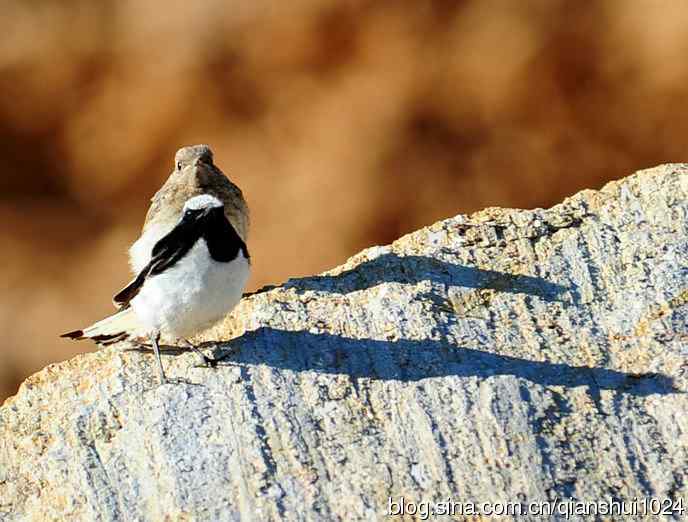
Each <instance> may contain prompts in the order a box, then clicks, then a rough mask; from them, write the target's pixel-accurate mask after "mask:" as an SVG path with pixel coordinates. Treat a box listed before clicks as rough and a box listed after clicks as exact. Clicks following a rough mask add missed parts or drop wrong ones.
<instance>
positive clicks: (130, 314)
mask: <svg viewBox="0 0 688 522" xmlns="http://www.w3.org/2000/svg"><path fill="white" fill-rule="evenodd" d="M145 333H146V332H145V329H144V327H143V326H142V325H141V323H140V322H139V320H138V318H137V317H136V314H134V310H133V309H131V308H127V309H126V310H122V311H120V312H117V313H116V314H114V315H111V316H109V317H106V318H105V319H103V320H101V321H98V322H97V323H94V324H92V325H91V326H89V327H87V328H84V329H83V330H76V331H74V332H69V333H66V334H64V335H62V337H68V338H70V339H74V340H77V341H79V340H82V339H92V340H93V341H95V342H97V343H99V344H111V343H114V342H117V341H122V340H124V339H128V338H130V337H143V336H144V335H145Z"/></svg>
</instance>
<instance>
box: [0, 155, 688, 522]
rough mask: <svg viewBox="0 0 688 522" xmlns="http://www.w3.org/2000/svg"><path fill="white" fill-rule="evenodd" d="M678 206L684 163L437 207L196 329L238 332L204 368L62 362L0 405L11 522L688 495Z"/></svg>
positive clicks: (330, 516)
mask: <svg viewBox="0 0 688 522" xmlns="http://www.w3.org/2000/svg"><path fill="white" fill-rule="evenodd" d="M687 218H688V165H666V166H662V167H658V168H655V169H651V170H647V171H643V172H640V173H637V174H636V175H634V176H631V177H629V178H627V179H625V180H622V181H620V182H614V183H611V184H609V185H607V186H606V187H605V188H604V189H602V190H601V191H585V192H582V193H580V194H578V195H576V196H574V197H572V198H570V199H567V200H566V201H565V202H563V203H562V204H560V205H557V206H555V207H553V208H552V209H549V210H541V209H539V210H533V211H524V210H507V209H496V208H493V209H486V210H484V211H482V212H480V213H477V214H475V215H473V216H470V217H466V216H457V217H455V218H452V219H447V220H445V221H442V222H438V223H436V224H434V225H432V226H430V227H427V228H425V229H422V230H420V231H418V232H415V233H413V234H410V235H408V236H405V237H403V238H401V239H399V240H398V241H396V242H395V243H393V244H392V245H390V246H386V247H374V248H370V249H368V250H366V251H364V252H361V253H360V254H358V255H356V256H355V257H353V258H352V259H350V260H349V261H348V262H347V263H346V264H345V265H343V266H341V267H339V268H336V269H334V270H332V271H331V272H328V273H326V274H323V275H320V276H315V277H309V278H303V279H298V280H290V281H288V282H287V283H285V284H284V285H282V286H280V287H277V288H274V289H270V290H266V291H264V292H261V293H258V294H255V295H253V296H250V297H248V298H246V299H244V300H243V301H242V303H241V304H240V305H239V307H238V308H237V311H236V313H235V314H234V315H233V317H232V318H229V319H228V320H227V321H226V322H225V323H224V324H222V325H220V326H219V327H217V328H216V329H215V330H214V331H213V332H210V333H209V334H208V336H209V338H212V337H213V336H218V337H219V338H223V339H228V338H232V337H234V339H233V340H232V341H231V343H223V344H221V345H220V346H219V347H217V348H215V349H214V350H213V352H214V354H215V355H216V356H224V360H223V362H222V363H220V365H219V366H218V367H217V368H216V369H207V368H197V367H195V365H197V364H198V362H199V360H198V356H197V355H196V354H193V353H190V352H182V351H170V353H169V355H168V356H165V357H163V360H164V364H165V367H166V370H167V373H168V375H169V376H170V377H174V378H179V379H183V380H184V381H185V382H179V383H175V384H168V385H164V386H158V385H157V381H156V374H155V367H154V363H153V359H152V357H151V356H150V355H149V354H148V353H144V352H142V351H140V350H132V349H130V348H131V347H130V346H127V345H119V346H114V347H111V348H108V349H103V350H101V351H97V352H95V353H88V354H85V355H82V356H80V357H77V358H75V359H72V360H70V361H66V362H64V363H59V364H54V365H51V366H49V367H48V368H46V369H44V370H43V371H41V372H39V373H37V374H36V375H34V376H32V377H30V378H29V379H28V380H27V381H26V382H25V383H24V384H23V385H22V387H21V389H20V390H19V393H18V394H17V395H16V396H15V397H13V398H11V399H9V400H8V401H7V402H6V403H5V405H4V406H3V407H2V409H0V518H3V519H7V520H64V519H66V520H239V519H242V520H279V519H290V520H301V519H308V520H381V519H386V518H387V517H386V515H387V511H388V508H389V497H392V499H393V500H394V501H395V502H398V501H399V500H400V497H404V498H405V500H406V501H407V502H409V501H415V502H421V501H422V502H438V501H445V500H447V499H448V498H450V499H451V500H452V501H453V502H456V503H460V502H479V503H483V502H491V503H506V502H511V503H520V504H521V505H522V506H526V507H527V504H529V503H530V502H539V501H543V502H544V501H553V500H555V499H568V498H569V497H572V498H574V499H578V500H581V501H595V500H601V499H607V500H608V499H610V498H611V499H616V500H622V499H625V500H630V499H633V498H634V497H639V498H650V497H653V498H655V499H660V500H662V499H674V500H676V501H678V500H680V499H684V501H685V499H686V497H687V496H688V480H687V478H688V450H687V447H688V415H686V412H687V411H688V398H687V395H686V390H688V371H687V370H688V367H687V365H686V356H687V355H688V306H685V305H686V304H688V234H687V232H688V219H687ZM256 262H260V260H256ZM230 345H231V349H232V350H233V351H231V352H230V349H229V346H230ZM393 507H395V506H393ZM453 507H454V509H455V513H456V514H457V516H456V517H455V518H456V519H459V520H460V519H462V517H461V516H458V515H459V514H460V511H459V509H460V508H461V506H460V505H458V504H457V505H455V506H453ZM686 507H688V506H686ZM421 508H422V506H421ZM411 509H412V508H411ZM463 509H464V510H466V509H470V506H469V507H468V508H466V507H464V508H463ZM497 509H499V508H497ZM514 509H515V508H514ZM417 517H418V515H417ZM686 517H688V515H686V514H684V515H683V516H681V515H680V514H678V513H677V512H675V513H674V514H673V515H663V516H659V517H656V518H655V519H657V520H681V519H685V518H686ZM408 518H409V517H408V516H407V519H408ZM468 518H470V517H468ZM487 518H489V517H487ZM511 518H516V519H518V520H563V519H564V517H563V515H562V514H561V513H560V514H558V515H557V514H555V516H553V517H547V516H542V517H539V516H535V515H532V516H531V515H527V516H526V515H523V516H521V517H509V516H506V517H502V518H501V519H502V520H509V519H511ZM592 518H593V517H589V516H588V517H586V516H578V517H577V516H573V517H571V520H591V519H592ZM476 519H477V518H476ZM609 519H613V520H627V519H628V517H626V516H611V517H609Z"/></svg>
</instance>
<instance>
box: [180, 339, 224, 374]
mask: <svg viewBox="0 0 688 522" xmlns="http://www.w3.org/2000/svg"><path fill="white" fill-rule="evenodd" d="M181 341H182V342H183V343H184V344H185V345H186V347H187V348H190V349H192V350H193V351H194V352H196V353H197V354H198V355H200V356H201V357H202V358H203V366H205V367H206V368H217V363H218V362H220V360H221V359H213V358H211V357H208V356H207V355H206V354H204V353H203V352H202V351H201V349H200V348H198V347H197V346H194V345H193V344H191V342H189V341H188V340H186V339H181Z"/></svg>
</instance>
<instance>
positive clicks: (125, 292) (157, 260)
mask: <svg viewBox="0 0 688 522" xmlns="http://www.w3.org/2000/svg"><path fill="white" fill-rule="evenodd" d="M200 234H201V232H200V230H199V228H198V227H197V226H195V223H194V222H192V221H191V222H190V221H186V220H182V221H180V222H179V223H178V224H177V226H176V227H174V228H173V229H172V231H171V232H169V233H168V234H167V235H166V236H163V237H162V239H160V241H158V242H157V243H156V244H155V246H154V247H153V252H152V256H151V260H150V261H149V263H148V264H147V265H146V266H145V267H144V268H143V270H141V272H139V274H138V275H137V276H136V277H135V278H134V279H133V280H132V281H131V282H130V283H129V284H128V285H127V286H125V287H124V288H123V289H122V290H120V291H119V292H118V293H117V294H116V295H115V296H114V297H113V298H112V302H113V303H114V304H115V306H116V307H118V308H119V309H124V308H128V307H129V305H130V303H131V300H132V299H134V297H136V296H137V295H138V294H139V292H140V291H141V288H143V285H144V284H145V282H146V280H147V279H148V278H149V277H152V276H155V275H159V274H162V273H163V272H164V271H165V270H167V269H168V268H171V267H173V266H174V265H175V264H177V263H178V262H179V261H180V260H181V259H182V258H183V257H184V256H185V255H186V254H187V253H188V252H189V250H191V248H192V247H193V246H194V244H195V243H196V241H198V239H199V237H200Z"/></svg>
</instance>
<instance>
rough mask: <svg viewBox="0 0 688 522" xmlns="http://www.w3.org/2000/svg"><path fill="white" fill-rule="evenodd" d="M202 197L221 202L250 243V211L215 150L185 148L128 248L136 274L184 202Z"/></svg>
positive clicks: (169, 227) (173, 223) (238, 229)
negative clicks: (217, 160) (216, 161)
mask: <svg viewBox="0 0 688 522" xmlns="http://www.w3.org/2000/svg"><path fill="white" fill-rule="evenodd" d="M201 194H210V195H212V196H215V197H216V198H218V199H219V200H220V201H222V203H224V206H225V215H226V216H227V219H228V220H229V222H230V223H231V224H232V226H233V227H234V229H235V230H236V231H237V233H238V234H239V236H240V237H241V239H242V240H244V241H248V237H247V234H248V229H249V220H250V218H249V210H248V205H247V203H246V200H245V199H244V195H243V194H242V192H241V189H240V188H239V187H237V186H236V185H235V184H234V183H232V182H231V181H230V180H229V179H228V178H227V177H226V176H225V175H224V174H223V172H222V171H221V170H220V169H219V168H218V167H217V166H216V165H215V164H214V163H213V151H212V149H211V148H210V147H209V146H208V145H203V144H202V145H191V146H187V147H182V148H180V149H179V150H178V151H177V152H176V154H175V156H174V169H173V171H172V173H171V174H170V176H169V178H168V179H167V181H166V182H165V184H164V185H163V186H162V187H161V188H160V190H158V192H157V193H156V194H155V195H154V196H153V198H152V199H151V206H150V208H149V210H148V213H147V214H146V219H145V221H144V224H143V230H142V231H141V236H140V238H139V239H138V240H137V241H136V242H135V243H134V244H133V245H132V246H131V248H130V249H129V264H130V266H131V269H132V272H133V274H134V275H136V274H138V273H139V272H140V271H141V270H142V269H143V268H144V267H145V266H146V264H147V263H148V261H150V253H151V249H152V248H153V246H154V245H155V244H156V243H157V242H158V241H159V240H160V238H162V237H163V236H164V235H165V234H167V233H168V232H169V231H170V230H172V228H173V227H174V226H175V224H176V221H177V216H178V214H179V212H180V211H181V209H182V207H183V206H184V204H185V202H186V201H188V200H189V199H190V198H192V197H194V196H199V195H201Z"/></svg>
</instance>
